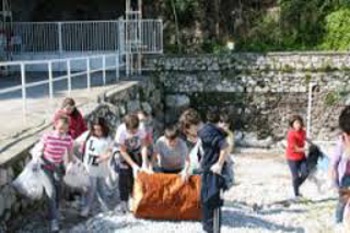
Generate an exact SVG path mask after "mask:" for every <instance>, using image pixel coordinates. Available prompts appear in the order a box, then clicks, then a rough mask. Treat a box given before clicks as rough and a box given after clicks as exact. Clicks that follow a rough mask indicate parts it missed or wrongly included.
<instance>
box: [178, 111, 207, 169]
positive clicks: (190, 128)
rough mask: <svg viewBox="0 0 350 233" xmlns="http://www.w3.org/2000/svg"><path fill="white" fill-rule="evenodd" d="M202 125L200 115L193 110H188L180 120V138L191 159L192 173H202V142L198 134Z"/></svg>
mask: <svg viewBox="0 0 350 233" xmlns="http://www.w3.org/2000/svg"><path fill="white" fill-rule="evenodd" d="M201 125H202V121H201V117H200V115H199V113H198V112H197V111H196V110H195V109H193V108H190V109H187V110H186V111H184V112H183V113H182V114H181V116H180V118H179V128H180V135H179V137H180V138H181V139H182V140H183V141H185V143H186V145H187V149H188V151H189V154H190V155H189V157H190V173H192V174H196V173H199V172H200V166H199V162H200V160H201V141H200V139H199V138H198V135H197V132H198V130H199V128H200V127H201Z"/></svg>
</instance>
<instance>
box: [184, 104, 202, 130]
mask: <svg viewBox="0 0 350 233" xmlns="http://www.w3.org/2000/svg"><path fill="white" fill-rule="evenodd" d="M200 122H201V117H200V115H199V113H198V112H197V111H196V110H195V109H193V108H189V109H187V110H185V111H184V112H183V113H182V114H181V116H180V118H179V126H180V129H181V131H184V130H185V129H188V128H190V127H191V125H199V123H200Z"/></svg>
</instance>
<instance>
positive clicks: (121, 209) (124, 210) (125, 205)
mask: <svg viewBox="0 0 350 233" xmlns="http://www.w3.org/2000/svg"><path fill="white" fill-rule="evenodd" d="M115 212H118V213H123V214H125V213H127V212H128V203H127V202H126V201H122V202H121V203H120V204H119V205H118V206H117V207H116V208H115Z"/></svg>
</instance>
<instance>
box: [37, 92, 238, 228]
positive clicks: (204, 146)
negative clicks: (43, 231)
mask: <svg viewBox="0 0 350 233" xmlns="http://www.w3.org/2000/svg"><path fill="white" fill-rule="evenodd" d="M53 125H54V129H53V130H52V131H51V132H48V133H45V134H44V135H43V136H42V138H41V140H40V142H39V144H41V147H40V148H41V153H40V159H41V161H42V165H41V167H42V169H43V170H44V171H45V173H46V174H47V175H48V177H49V179H50V181H51V182H52V184H53V187H54V192H53V195H50V196H48V197H47V199H48V210H49V216H48V217H49V220H50V228H51V231H52V232H58V231H59V216H60V214H59V203H60V194H61V184H62V178H63V176H64V174H65V172H67V171H66V168H67V164H68V163H70V162H73V163H74V162H75V161H77V160H79V159H80V160H82V163H83V164H84V165H85V167H86V169H87V171H88V173H89V176H90V186H89V187H88V189H87V190H85V191H84V192H82V193H81V203H82V207H81V212H80V214H81V216H83V217H86V216H88V215H89V212H90V210H91V207H92V204H93V202H94V199H95V197H97V200H98V202H99V203H100V204H101V208H102V210H104V211H107V210H109V209H110V208H109V206H108V204H107V202H106V193H105V182H106V177H107V176H108V175H109V173H110V172H111V171H110V170H111V167H113V170H114V171H113V172H117V173H118V174H119V179H118V189H119V194H120V200H121V203H120V204H119V205H118V207H117V208H116V209H117V210H118V211H122V212H127V211H128V209H129V208H128V204H129V203H128V202H129V199H130V197H131V194H132V188H133V183H134V179H135V177H136V176H137V174H138V172H140V171H142V172H147V173H153V172H162V173H176V174H179V176H180V177H181V179H182V180H183V182H186V181H187V179H188V178H189V176H190V175H192V174H201V176H202V183H203V185H202V192H201V194H202V195H201V200H202V202H201V203H202V205H203V208H202V209H203V229H204V230H205V231H206V232H213V225H214V223H213V222H214V221H213V214H214V210H217V209H218V208H219V207H220V206H221V205H222V200H221V195H220V194H221V190H222V189H224V188H227V187H228V184H227V182H226V179H224V178H223V176H222V175H220V174H221V173H223V171H224V170H225V167H226V164H227V163H229V162H231V163H232V160H230V159H229V156H228V155H229V154H230V152H231V151H232V149H233V134H232V132H231V131H230V130H229V117H228V116H227V115H220V114H218V112H217V111H209V112H208V114H207V123H205V124H204V123H202V120H201V117H200V115H199V113H198V112H197V111H196V110H194V109H188V110H186V111H184V112H183V114H182V115H181V116H180V118H179V121H178V122H177V123H175V124H169V125H168V126H166V127H165V129H164V135H163V136H161V137H160V138H158V139H157V140H154V138H153V127H152V120H151V117H150V116H149V115H148V114H147V113H146V112H144V111H138V112H136V113H131V114H128V115H126V116H125V117H124V119H123V123H122V124H121V125H119V126H118V128H117V129H116V135H115V138H114V140H113V139H112V137H111V135H110V128H109V127H108V124H107V122H106V120H105V119H104V118H101V117H99V118H96V119H94V120H93V121H92V122H89V129H88V127H87V126H86V125H87V124H86V123H85V121H84V119H83V117H82V115H81V113H80V112H79V111H78V110H77V108H76V106H75V102H74V100H73V99H71V98H66V99H65V100H64V101H63V105H62V107H61V109H60V110H59V111H57V112H56V113H55V116H54V120H53ZM76 151H78V152H79V153H78V154H79V155H80V156H79V155H77V153H76ZM111 163H113V165H114V166H110V164H111ZM226 170H229V169H226ZM231 170H232V169H231ZM227 173H228V174H229V175H228V176H230V175H232V174H230V173H229V172H227ZM231 181H232V179H231ZM205 184H207V185H205ZM213 189H214V192H213ZM209 191H210V192H209Z"/></svg>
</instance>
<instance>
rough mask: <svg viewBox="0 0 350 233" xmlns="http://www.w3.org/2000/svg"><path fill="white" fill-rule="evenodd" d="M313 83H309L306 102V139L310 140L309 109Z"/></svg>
mask: <svg viewBox="0 0 350 233" xmlns="http://www.w3.org/2000/svg"><path fill="white" fill-rule="evenodd" d="M314 85H315V84H314V83H313V82H310V83H309V91H308V102H307V123H306V137H307V138H310V136H311V135H310V134H311V108H312V88H313V87H314Z"/></svg>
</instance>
